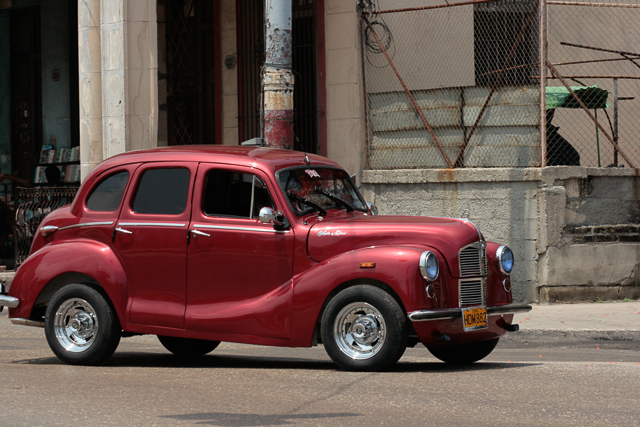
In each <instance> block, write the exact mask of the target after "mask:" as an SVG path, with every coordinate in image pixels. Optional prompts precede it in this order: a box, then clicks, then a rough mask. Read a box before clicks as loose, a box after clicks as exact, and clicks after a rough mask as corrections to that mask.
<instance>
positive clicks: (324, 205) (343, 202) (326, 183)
mask: <svg viewBox="0 0 640 427" xmlns="http://www.w3.org/2000/svg"><path fill="white" fill-rule="evenodd" d="M278 182H279V184H280V188H281V189H282V191H283V192H284V194H285V195H286V196H287V199H288V200H289V202H290V204H291V207H292V208H293V211H294V212H295V213H296V214H297V215H304V214H307V213H309V212H312V211H319V212H320V213H322V212H321V211H322V210H329V209H346V210H350V208H349V207H351V208H353V209H357V210H360V211H364V212H366V211H367V207H366V205H365V204H364V202H363V201H362V198H361V197H360V194H359V193H358V191H357V190H356V189H355V188H353V185H352V184H351V179H350V178H349V176H348V175H347V173H346V172H345V171H343V170H342V169H332V168H324V167H311V166H307V167H304V168H295V169H287V170H283V171H281V172H279V173H278ZM336 198H337V199H339V200H336ZM314 205H316V206H315V207H314Z"/></svg>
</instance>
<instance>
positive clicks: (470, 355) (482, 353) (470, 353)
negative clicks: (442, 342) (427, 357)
mask: <svg viewBox="0 0 640 427" xmlns="http://www.w3.org/2000/svg"><path fill="white" fill-rule="evenodd" d="M499 340H500V338H494V339H492V340H487V341H479V342H469V343H465V344H456V345H450V346H447V347H427V348H428V349H429V351H430V352H431V354H433V355H434V356H435V357H437V358H438V359H440V360H442V361H443V362H446V363H450V364H455V365H468V364H471V363H474V362H477V361H478V360H481V359H484V358H485V357H487V356H488V355H489V354H491V352H492V351H493V349H494V348H496V345H497V344H498V341H499Z"/></svg>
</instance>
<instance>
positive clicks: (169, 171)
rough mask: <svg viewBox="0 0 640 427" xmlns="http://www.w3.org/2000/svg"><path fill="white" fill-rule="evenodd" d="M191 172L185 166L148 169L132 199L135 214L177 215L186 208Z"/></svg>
mask: <svg viewBox="0 0 640 427" xmlns="http://www.w3.org/2000/svg"><path fill="white" fill-rule="evenodd" d="M190 180H191V173H190V172H189V169H185V168H164V169H149V170H147V171H145V172H144V173H143V174H142V178H140V184H139V185H138V191H136V196H135V199H134V201H133V211H134V212H135V213H137V214H158V215H179V214H181V213H182V212H184V211H185V209H186V208H187V197H188V196H189V182H190Z"/></svg>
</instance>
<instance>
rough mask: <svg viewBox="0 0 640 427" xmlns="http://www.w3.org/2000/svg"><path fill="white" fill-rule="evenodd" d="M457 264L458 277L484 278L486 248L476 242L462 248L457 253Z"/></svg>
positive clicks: (485, 272) (485, 271)
mask: <svg viewBox="0 0 640 427" xmlns="http://www.w3.org/2000/svg"><path fill="white" fill-rule="evenodd" d="M458 263H459V266H460V277H477V276H486V274H487V253H486V246H485V245H484V244H482V242H477V243H473V244H471V245H469V246H466V247H464V248H462V249H461V250H460V252H459V253H458Z"/></svg>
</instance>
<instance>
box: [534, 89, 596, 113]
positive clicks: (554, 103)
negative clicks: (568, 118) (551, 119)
mask: <svg viewBox="0 0 640 427" xmlns="http://www.w3.org/2000/svg"><path fill="white" fill-rule="evenodd" d="M546 89H547V110H551V109H553V108H581V107H580V104H578V103H577V102H576V100H575V99H574V98H573V96H571V93H569V90H568V89H567V88H566V87H564V86H562V87H548V88H546ZM571 90H573V91H574V92H575V93H576V95H578V97H579V98H580V100H582V102H584V105H586V106H587V108H588V109H590V110H593V109H596V108H607V107H608V106H609V104H607V96H609V92H608V91H607V90H605V89H599V88H598V85H595V86H571Z"/></svg>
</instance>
